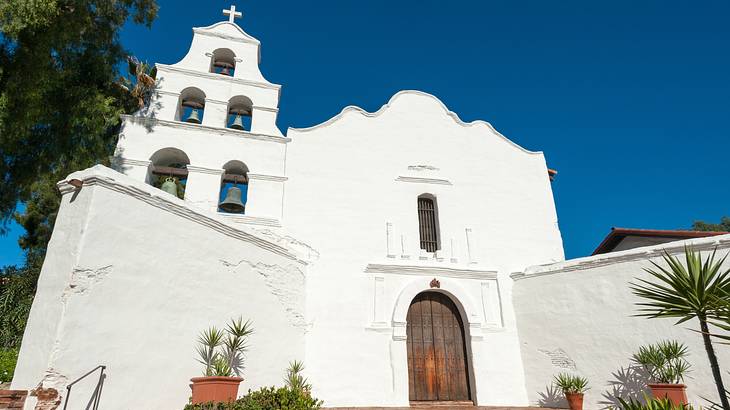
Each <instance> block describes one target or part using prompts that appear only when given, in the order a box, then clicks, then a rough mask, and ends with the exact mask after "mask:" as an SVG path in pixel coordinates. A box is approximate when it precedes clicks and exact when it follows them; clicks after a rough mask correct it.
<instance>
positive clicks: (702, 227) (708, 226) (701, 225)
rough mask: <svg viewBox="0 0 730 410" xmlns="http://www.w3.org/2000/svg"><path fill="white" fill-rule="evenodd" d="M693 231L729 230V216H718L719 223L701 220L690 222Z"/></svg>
mask: <svg viewBox="0 0 730 410" xmlns="http://www.w3.org/2000/svg"><path fill="white" fill-rule="evenodd" d="M692 230H693V231H714V232H730V216H723V217H722V218H720V223H719V224H713V223H707V222H703V221H694V222H693V223H692Z"/></svg>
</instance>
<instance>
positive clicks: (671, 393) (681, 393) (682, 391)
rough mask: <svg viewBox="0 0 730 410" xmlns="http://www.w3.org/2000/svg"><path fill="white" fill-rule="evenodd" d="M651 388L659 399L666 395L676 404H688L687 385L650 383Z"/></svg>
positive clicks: (652, 392)
mask: <svg viewBox="0 0 730 410" xmlns="http://www.w3.org/2000/svg"><path fill="white" fill-rule="evenodd" d="M649 388H650V389H651V394H653V395H654V397H656V398H657V399H663V398H665V397H666V398H668V399H669V401H671V402H672V403H674V404H687V386H685V385H684V384H668V383H649Z"/></svg>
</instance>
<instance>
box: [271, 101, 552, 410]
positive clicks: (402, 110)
mask: <svg viewBox="0 0 730 410" xmlns="http://www.w3.org/2000/svg"><path fill="white" fill-rule="evenodd" d="M287 136H288V137H289V138H291V139H292V142H291V143H289V144H288V146H287V165H286V171H287V173H286V177H287V178H288V180H287V182H286V185H285V196H284V198H285V203H284V226H285V227H286V228H287V229H288V230H290V231H291V232H292V233H293V234H294V235H295V236H296V237H298V238H300V239H302V240H304V241H306V242H308V243H310V244H311V245H312V246H313V247H314V248H315V249H317V250H318V251H319V253H320V259H319V261H318V262H317V264H316V265H314V266H312V267H311V269H312V270H311V278H310V280H309V281H308V285H307V306H308V308H307V311H308V320H309V321H311V330H310V332H309V333H308V334H307V355H306V357H307V362H308V366H309V374H310V376H311V380H312V382H313V384H314V388H315V393H316V394H317V395H318V396H319V397H322V398H324V399H325V405H327V406H365V405H390V406H393V405H407V404H408V374H407V362H406V350H405V344H406V342H405V313H403V312H405V311H407V308H408V305H409V304H410V302H411V300H412V298H413V296H415V294H417V293H418V292H420V291H423V290H428V289H429V282H430V281H431V280H432V279H433V278H437V279H439V280H440V281H441V283H442V286H441V291H443V292H445V293H447V294H450V295H452V296H453V297H454V298H455V299H456V300H455V301H456V303H457V305H461V306H462V307H468V306H473V308H472V309H466V312H465V313H466V314H467V317H465V318H464V320H465V322H469V327H470V337H471V339H470V340H469V341H468V343H469V345H470V351H471V355H472V360H471V362H472V367H473V376H474V377H473V378H472V384H473V389H474V390H475V392H476V394H475V395H474V397H473V398H474V399H475V400H476V402H477V403H478V404H480V405H488V404H493V405H498V404H511V405H519V404H525V403H526V402H527V396H526V392H525V390H524V379H523V375H522V364H521V357H520V355H519V345H518V341H517V334H516V327H515V324H514V317H513V313H512V307H511V304H510V300H511V282H512V281H511V279H509V276H508V275H509V273H511V272H514V271H515V270H521V269H524V268H525V267H527V266H529V265H532V264H537V263H547V262H552V261H559V260H562V259H563V251H562V242H561V238H560V233H559V231H558V228H557V217H556V214H555V208H554V205H553V199H552V192H551V188H550V183H549V180H548V176H547V168H546V165H545V159H544V157H543V155H542V153H539V152H529V151H526V150H524V149H522V148H520V147H518V146H516V145H515V144H513V143H512V142H510V141H508V140H507V139H506V138H504V137H503V136H501V135H500V134H498V133H497V132H496V131H494V129H493V128H492V127H491V126H490V125H488V124H487V123H484V122H475V123H469V124H466V123H463V122H461V121H460V120H459V119H458V117H456V115H455V114H454V113H451V112H449V111H448V110H447V109H446V107H445V106H444V105H443V104H442V103H441V102H440V101H439V100H438V99H436V98H435V97H433V96H431V95H428V94H425V93H421V92H416V91H406V92H401V93H398V94H397V95H395V96H394V97H393V98H392V99H391V100H390V102H389V103H388V104H387V105H386V106H384V107H383V108H382V109H381V110H380V111H378V112H377V113H366V112H364V111H362V110H360V109H358V108H355V107H349V108H347V109H345V110H344V111H343V112H342V114H340V115H338V116H337V117H335V118H333V119H332V120H329V121H327V122H325V123H324V124H321V125H319V126H316V127H312V128H309V129H290V130H289V131H288V133H287ZM423 193H430V194H432V195H435V196H436V198H437V206H438V214H439V215H438V219H439V225H440V233H441V238H442V239H441V242H442V249H441V251H440V252H438V253H437V254H436V255H433V254H430V255H426V254H421V252H420V249H419V242H418V241H419V238H418V214H417V211H416V199H417V197H418V195H420V194H423ZM467 232H468V233H467ZM467 235H468V237H469V239H468V240H467ZM452 244H453V246H452ZM452 250H453V251H452ZM406 289H409V291H408V292H407V293H406V294H408V295H409V297H405V298H402V297H400V296H401V295H402V294H404V292H405V291H406ZM413 289H416V290H417V291H415V293H414V292H412V291H413ZM403 309H405V310H403ZM397 310H398V311H400V312H402V313H403V315H401V316H398V315H396V314H395V312H396V311H397Z"/></svg>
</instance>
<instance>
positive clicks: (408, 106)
mask: <svg viewBox="0 0 730 410" xmlns="http://www.w3.org/2000/svg"><path fill="white" fill-rule="evenodd" d="M393 109H405V111H408V110H414V109H416V110H419V111H420V112H422V113H423V112H426V113H428V112H432V113H433V114H436V115H438V114H446V115H447V116H449V117H451V118H452V119H453V120H454V122H455V123H456V124H458V125H461V126H463V127H477V128H479V127H483V128H484V129H485V130H487V131H489V132H490V133H492V134H494V135H496V136H498V137H499V138H502V139H503V140H504V141H505V142H507V143H509V144H510V145H512V146H513V147H515V148H517V149H519V150H520V151H522V152H524V153H527V154H536V155H542V154H543V153H542V151H530V150H528V149H525V148H523V147H522V146H520V145H518V144H516V143H515V142H513V141H512V140H510V139H509V138H507V137H505V136H504V135H502V134H501V133H500V132H499V131H497V130H496V129H495V128H494V127H493V126H492V124H490V123H488V122H487V121H484V120H476V121H472V122H464V121H462V120H461V118H459V116H458V115H457V114H456V113H455V112H453V111H450V110H449V109H448V107H446V104H444V103H443V101H441V100H440V99H439V98H438V97H436V96H435V95H433V94H429V93H426V92H423V91H418V90H403V91H399V92H397V93H396V94H394V95H393V96H392V97H391V98H390V100H388V103H386V104H385V105H383V106H382V107H381V108H380V109H379V110H378V111H376V112H374V113H371V112H368V111H366V110H364V109H362V108H360V107H358V106H354V105H349V106H347V107H345V108H344V109H342V111H340V113H339V114H337V115H335V116H334V117H332V118H330V119H328V120H327V121H324V122H322V123H320V124H317V125H313V126H311V127H305V128H294V127H290V128H289V130H291V131H294V132H296V133H302V134H304V133H307V132H310V131H315V130H318V129H320V128H324V127H327V126H329V125H332V124H334V123H336V122H337V121H339V120H340V119H342V118H344V117H345V116H349V115H361V116H363V117H366V118H377V117H379V116H380V115H382V114H383V113H385V112H386V111H389V110H393ZM287 134H288V132H287Z"/></svg>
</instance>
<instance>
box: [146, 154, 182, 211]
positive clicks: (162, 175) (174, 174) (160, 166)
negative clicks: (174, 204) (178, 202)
mask: <svg viewBox="0 0 730 410" xmlns="http://www.w3.org/2000/svg"><path fill="white" fill-rule="evenodd" d="M188 165H190V158H188V156H187V154H185V152H183V151H182V150H180V149H178V148H173V147H167V148H162V149H160V150H157V151H155V153H154V154H152V155H151V156H150V168H149V171H148V172H147V183H148V184H150V185H152V186H154V187H155V188H159V189H163V190H164V191H165V192H167V193H169V194H174V195H175V196H177V197H178V198H180V199H184V198H185V187H186V185H187V180H188ZM173 186H174V188H173Z"/></svg>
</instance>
